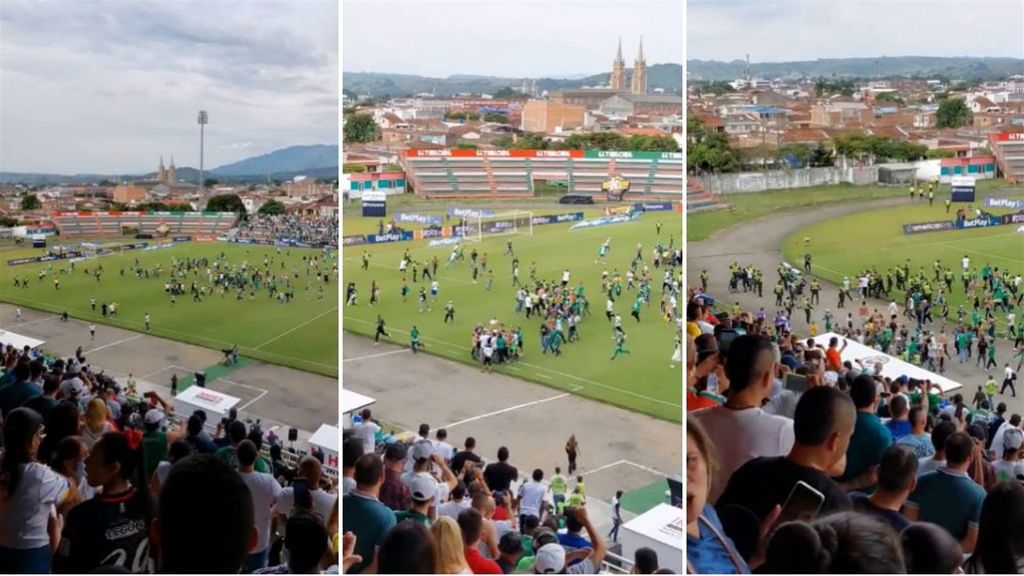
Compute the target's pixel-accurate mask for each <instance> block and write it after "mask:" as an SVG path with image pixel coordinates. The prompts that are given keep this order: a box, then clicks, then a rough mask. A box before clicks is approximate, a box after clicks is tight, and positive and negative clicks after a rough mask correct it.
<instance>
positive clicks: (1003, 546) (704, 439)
mask: <svg viewBox="0 0 1024 576" xmlns="http://www.w3.org/2000/svg"><path fill="white" fill-rule="evenodd" d="M695 294H696V293H695V292H694V293H692V294H691V300H690V302H689V303H688V308H687V333H688V340H687V367H688V370H687V379H688V382H687V393H686V406H687V411H688V414H687V424H686V432H687V446H686V450H687V459H686V461H687V494H686V497H687V502H686V512H687V561H688V569H689V570H690V571H691V572H693V573H748V572H750V571H752V570H753V571H758V572H763V573H819V574H825V573H847V574H850V573H866V572H882V573H905V572H908V573H932V574H935V573H947V574H949V573H957V572H959V571H961V570H962V571H963V572H966V573H979V574H980V573H989V574H1009V573H1024V464H1022V462H1021V459H1022V456H1024V453H1022V448H1024V431H1022V429H1021V416H1020V414H1017V413H1014V412H1015V410H1008V408H1007V406H1006V405H1005V404H1003V403H1000V404H999V405H998V406H996V407H994V408H993V407H992V406H991V405H990V401H991V400H990V399H989V398H984V395H983V394H982V395H981V396H982V397H983V398H979V399H978V401H977V402H976V403H975V404H974V406H973V407H971V406H969V405H968V404H967V403H966V402H965V400H964V397H963V396H962V394H959V393H957V394H955V395H953V396H952V397H946V394H944V393H943V391H942V389H941V388H939V387H938V386H936V385H934V384H933V383H932V382H930V381H928V380H919V379H914V378H908V377H899V378H896V379H890V378H887V377H883V376H882V375H881V366H878V365H867V366H864V365H860V364H859V363H853V362H850V361H848V360H847V361H844V360H843V357H842V353H843V348H844V346H845V341H843V339H842V338H841V337H836V338H832V339H831V341H830V343H829V345H828V346H827V347H824V346H819V345H816V344H815V342H814V341H813V340H807V341H800V340H798V339H797V338H796V337H795V336H794V335H793V334H791V333H790V332H789V331H788V330H787V329H786V327H783V329H781V330H777V329H776V327H775V326H774V325H773V324H772V321H771V320H770V319H767V318H765V317H764V315H763V314H757V315H754V314H750V313H748V312H744V311H742V310H739V309H732V310H730V311H727V312H724V311H723V312H717V313H716V311H715V310H714V309H713V307H712V306H708V305H707V304H705V302H704V300H703V299H702V298H701V297H700V296H699V295H695ZM869 364H870V363H869Z"/></svg>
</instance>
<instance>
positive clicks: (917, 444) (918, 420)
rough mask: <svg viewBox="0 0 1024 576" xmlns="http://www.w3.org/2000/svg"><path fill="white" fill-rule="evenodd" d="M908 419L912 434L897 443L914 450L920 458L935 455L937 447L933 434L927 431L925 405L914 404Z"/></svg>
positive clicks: (915, 454)
mask: <svg viewBox="0 0 1024 576" xmlns="http://www.w3.org/2000/svg"><path fill="white" fill-rule="evenodd" d="M907 420H908V421H909V422H910V434H907V435H906V436H903V437H902V438H900V439H899V440H897V441H896V444H897V445H899V446H904V447H906V448H907V449H909V450H910V451H912V452H913V453H914V456H916V457H917V458H918V459H921V458H928V457H929V456H934V455H935V447H934V446H933V445H932V437H931V434H929V433H928V432H927V427H928V410H927V409H925V407H924V406H920V405H918V406H914V407H913V408H911V409H910V414H909V416H908V418H907Z"/></svg>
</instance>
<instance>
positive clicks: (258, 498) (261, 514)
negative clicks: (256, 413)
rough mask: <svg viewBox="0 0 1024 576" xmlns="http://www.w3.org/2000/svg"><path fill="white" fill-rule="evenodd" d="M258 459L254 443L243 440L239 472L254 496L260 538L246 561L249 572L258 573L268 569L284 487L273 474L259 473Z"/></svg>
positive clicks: (257, 530) (255, 521) (240, 445)
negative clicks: (275, 511) (273, 527)
mask: <svg viewBox="0 0 1024 576" xmlns="http://www.w3.org/2000/svg"><path fill="white" fill-rule="evenodd" d="M257 458H259V451H258V450H257V449H256V445H255V444H253V443H252V442H251V441H249V440H242V442H241V443H239V444H238V472H239V473H240V474H241V475H242V481H243V482H245V485H246V486H248V487H249V494H250V495H251V496H252V506H253V518H254V523H255V525H256V533H257V535H258V538H257V541H256V546H255V548H254V549H253V551H252V552H250V553H249V556H248V557H246V559H245V569H246V571H247V572H254V571H256V570H259V569H260V568H265V567H266V566H267V558H268V553H269V552H270V530H271V525H272V520H273V516H272V514H271V509H272V508H273V506H274V504H275V503H277V499H278V498H280V496H281V485H280V484H278V482H277V480H276V479H275V478H274V477H273V476H271V475H270V474H265V473H263V472H256V470H255V469H254V468H253V466H254V465H255V464H256V459H257Z"/></svg>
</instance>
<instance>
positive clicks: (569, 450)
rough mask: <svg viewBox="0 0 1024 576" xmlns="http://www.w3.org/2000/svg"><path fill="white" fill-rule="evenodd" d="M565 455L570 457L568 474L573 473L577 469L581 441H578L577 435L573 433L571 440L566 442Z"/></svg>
mask: <svg viewBox="0 0 1024 576" xmlns="http://www.w3.org/2000/svg"><path fill="white" fill-rule="evenodd" d="M565 455H566V457H567V458H568V459H569V469H568V471H567V472H566V473H567V474H572V473H573V472H575V471H576V458H578V457H579V455H580V443H579V442H577V441H576V435H575V434H572V435H570V436H569V441H568V442H566V443H565Z"/></svg>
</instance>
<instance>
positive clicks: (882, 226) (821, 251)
mask: <svg viewBox="0 0 1024 576" xmlns="http://www.w3.org/2000/svg"><path fill="white" fill-rule="evenodd" d="M954 206H956V205H954ZM992 212H993V213H995V214H1004V213H1006V211H1005V210H1002V211H1000V210H992ZM945 219H949V220H952V219H953V216H952V215H947V214H946V211H945V207H944V206H942V203H941V202H938V201H937V202H936V203H935V206H928V204H927V202H914V203H913V204H910V203H909V202H908V204H907V205H906V206H897V207H894V208H885V209H881V210H872V211H868V212H860V213H857V214H852V215H850V216H845V217H841V218H836V219H833V220H829V221H825V222H817V223H814V224H810V225H808V226H807V227H805V228H803V229H801V230H798V231H797V232H795V233H794V234H791V235H790V236H789V237H787V238H786V240H785V242H784V245H783V254H784V255H785V257H786V260H787V261H788V262H790V263H791V264H793V265H795V266H800V265H801V263H802V262H803V254H804V252H805V251H809V252H810V253H811V254H812V256H813V258H814V259H813V270H814V274H816V275H818V276H820V277H822V278H825V279H826V280H829V281H831V282H834V283H840V282H841V281H842V278H843V276H850V277H851V278H853V276H854V275H855V274H857V273H858V272H861V271H863V270H865V269H867V268H872V267H873V268H877V269H878V270H879V271H880V272H883V273H884V272H885V271H886V270H887V269H888V268H890V267H893V266H896V265H897V264H904V263H905V262H906V261H907V259H909V260H910V270H911V274H915V273H916V272H917V270H918V268H919V267H923V268H924V271H925V274H927V275H928V277H929V278H931V277H932V274H933V264H934V262H935V261H936V260H938V261H940V262H941V263H942V264H943V265H944V266H946V267H952V268H953V271H954V273H955V274H956V280H957V282H956V284H955V286H954V288H953V291H952V292H953V293H952V294H951V295H949V297H948V301H949V303H950V316H951V317H952V318H954V319H955V314H956V308H957V306H958V305H959V304H961V303H963V302H964V291H963V285H962V284H961V283H960V272H961V259H962V258H963V257H964V256H965V255H966V256H968V257H969V258H970V259H971V268H973V269H975V270H980V269H981V267H982V266H984V265H986V264H988V265H990V266H991V267H993V268H996V267H998V268H999V270H1000V271H1003V270H1007V269H1009V270H1010V271H1011V272H1013V273H1016V274H1020V273H1024V234H1021V233H1018V232H1017V231H1016V230H1017V228H1019V227H1020V225H1008V226H993V227H989V228H976V229H973V230H950V231H946V232H929V233H920V234H904V233H903V229H902V226H903V224H908V223H916V222H931V221H940V220H945ZM805 238H810V242H809V243H807V244H806V247H805V242H804V239H805ZM772 278H774V276H773V277H772ZM773 281H774V280H773ZM897 300H898V301H899V303H900V304H902V303H903V302H902V300H903V295H902V294H899V295H897ZM827 304H828V306H833V304H834V303H827ZM965 309H966V310H968V311H970V309H971V307H970V306H969V305H965ZM997 316H999V315H997ZM1004 330H1005V319H1004V318H1002V317H1000V318H999V333H1000V334H1002V333H1003V331H1004Z"/></svg>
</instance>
